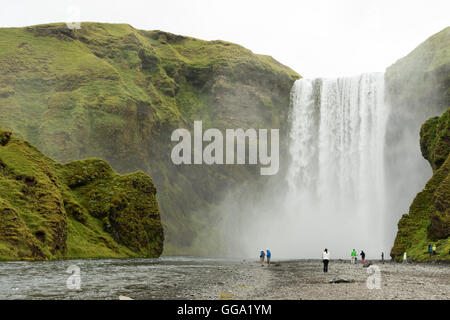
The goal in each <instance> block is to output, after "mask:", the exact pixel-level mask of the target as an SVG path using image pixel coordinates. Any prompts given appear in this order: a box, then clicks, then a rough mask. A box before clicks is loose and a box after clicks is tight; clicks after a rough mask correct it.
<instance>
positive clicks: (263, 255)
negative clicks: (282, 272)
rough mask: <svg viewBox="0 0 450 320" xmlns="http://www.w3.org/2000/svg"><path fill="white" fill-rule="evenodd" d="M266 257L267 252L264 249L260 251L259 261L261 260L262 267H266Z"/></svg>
mask: <svg viewBox="0 0 450 320" xmlns="http://www.w3.org/2000/svg"><path fill="white" fill-rule="evenodd" d="M265 257H266V253H265V252H264V250H261V251H260V252H259V261H260V262H261V267H264V258H265Z"/></svg>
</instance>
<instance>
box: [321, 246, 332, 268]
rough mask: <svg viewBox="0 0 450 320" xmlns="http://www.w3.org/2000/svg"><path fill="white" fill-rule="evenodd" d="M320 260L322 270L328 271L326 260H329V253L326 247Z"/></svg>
mask: <svg viewBox="0 0 450 320" xmlns="http://www.w3.org/2000/svg"><path fill="white" fill-rule="evenodd" d="M322 261H323V272H328V262H330V253H329V252H328V249H327V248H325V250H323V252H322Z"/></svg>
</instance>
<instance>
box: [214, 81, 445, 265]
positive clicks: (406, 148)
mask: <svg viewBox="0 0 450 320" xmlns="http://www.w3.org/2000/svg"><path fill="white" fill-rule="evenodd" d="M390 100H391V99H390V98H389V96H388V94H387V93H385V83H384V73H373V74H363V75H360V76H355V77H345V78H331V79H301V80H297V82H296V83H295V84H294V86H293V88H292V92H291V110H290V117H289V126H290V129H289V136H288V137H286V139H287V141H288V146H287V149H288V152H286V155H285V157H284V159H282V160H281V163H282V166H284V168H283V169H282V170H281V171H280V172H281V173H280V174H279V175H278V176H277V177H273V178H271V179H270V180H268V182H267V183H266V184H265V188H264V190H263V191H259V192H254V190H253V189H252V188H251V187H249V186H248V185H246V186H242V187H241V188H239V189H238V190H233V191H230V192H229V193H228V196H227V197H226V199H225V200H224V201H223V202H222V203H221V205H220V206H219V208H218V209H217V211H218V212H216V213H215V214H218V215H219V216H220V217H221V222H220V224H219V230H220V231H219V233H220V238H221V240H222V247H223V248H224V250H225V253H226V255H228V256H232V257H256V256H257V255H258V252H259V250H266V249H270V250H271V251H272V253H273V256H274V257H276V258H279V259H292V258H305V259H319V258H320V257H321V252H322V250H323V249H324V248H328V250H329V251H330V252H331V257H332V259H333V258H334V259H337V258H349V257H350V252H351V250H352V249H356V250H357V251H358V254H359V253H360V252H361V250H364V251H365V253H366V254H367V257H368V258H370V259H374V258H376V259H379V258H381V252H384V256H385V258H388V257H389V253H390V249H391V247H392V245H393V242H394V239H395V235H396V232H397V223H398V220H399V219H400V217H401V215H402V214H404V213H407V212H408V209H409V206H410V204H411V202H412V201H413V199H414V197H415V195H416V194H417V193H418V192H419V191H420V190H421V189H423V187H424V185H425V183H426V181H427V180H428V179H429V178H430V177H431V174H432V171H431V168H430V166H429V164H428V162H427V161H426V160H425V159H424V158H423V157H422V155H421V152H420V144H419V131H420V127H421V124H422V123H423V122H424V121H425V120H426V119H428V118H429V117H430V116H433V115H435V114H438V110H433V109H427V110H421V111H418V110H416V111H415V112H405V110H408V109H407V106H402V105H394V106H392V105H391V101H390Z"/></svg>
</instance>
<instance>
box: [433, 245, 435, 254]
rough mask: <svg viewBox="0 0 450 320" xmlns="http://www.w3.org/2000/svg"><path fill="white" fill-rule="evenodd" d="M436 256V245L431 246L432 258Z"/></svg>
mask: <svg viewBox="0 0 450 320" xmlns="http://www.w3.org/2000/svg"><path fill="white" fill-rule="evenodd" d="M435 254H436V244H433V256H434V255H435Z"/></svg>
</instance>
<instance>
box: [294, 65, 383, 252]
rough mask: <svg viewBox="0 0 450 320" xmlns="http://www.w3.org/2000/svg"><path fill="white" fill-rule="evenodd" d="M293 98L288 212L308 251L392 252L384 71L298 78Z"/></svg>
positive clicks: (298, 235)
mask: <svg viewBox="0 0 450 320" xmlns="http://www.w3.org/2000/svg"><path fill="white" fill-rule="evenodd" d="M291 103H292V113H291V115H290V126H291V128H290V135H289V139H290V141H289V154H290V161H291V162H290V165H289V168H288V170H287V175H286V180H287V185H288V189H289V192H288V195H287V201H286V204H285V205H286V209H285V211H286V212H288V217H287V219H289V221H290V223H291V226H292V225H293V226H295V227H292V228H295V229H296V230H297V237H296V241H300V242H301V243H304V244H305V246H307V247H310V250H308V249H306V250H304V253H305V256H306V257H308V256H315V255H317V250H320V249H323V248H322V247H328V248H329V249H330V251H331V252H334V253H335V255H334V256H335V257H337V256H341V257H346V256H348V255H349V253H350V251H351V249H353V248H355V249H357V250H361V249H362V250H364V251H368V252H370V253H371V255H372V256H379V254H381V251H384V253H385V255H388V253H389V246H390V243H387V241H386V239H385V237H384V236H383V235H384V234H385V230H384V229H385V228H386V227H387V226H386V225H385V217H386V215H387V210H386V207H385V204H386V194H385V192H386V187H385V183H384V178H385V170H384V145H385V132H386V122H387V119H388V112H389V108H388V107H387V105H386V103H385V100H384V74H383V73H370V74H362V75H359V76H355V77H345V78H336V79H300V80H297V81H296V82H295V84H294V86H293V88H292V92H291ZM389 228H392V226H389ZM291 233H292V232H291ZM312 239H316V240H315V241H316V243H314V244H311V245H309V244H308V243H309V242H311V240H312ZM321 239H322V240H321ZM389 241H390V239H389Z"/></svg>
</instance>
